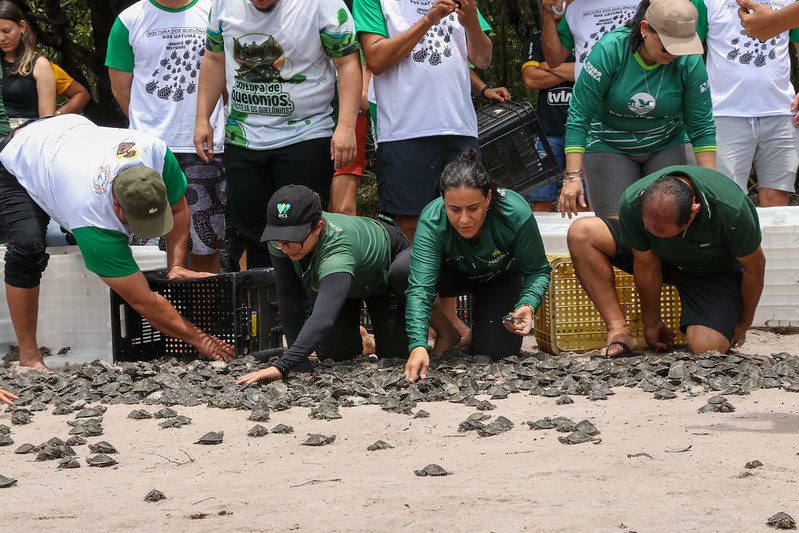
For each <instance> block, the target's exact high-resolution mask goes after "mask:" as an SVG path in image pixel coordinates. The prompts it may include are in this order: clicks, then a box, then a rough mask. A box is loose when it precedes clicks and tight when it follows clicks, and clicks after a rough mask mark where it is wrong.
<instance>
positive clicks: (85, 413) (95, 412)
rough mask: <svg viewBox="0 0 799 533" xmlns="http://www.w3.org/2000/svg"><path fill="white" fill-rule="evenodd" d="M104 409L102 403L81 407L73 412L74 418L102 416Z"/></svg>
mask: <svg viewBox="0 0 799 533" xmlns="http://www.w3.org/2000/svg"><path fill="white" fill-rule="evenodd" d="M105 411H106V409H105V406H103V405H97V406H95V407H87V408H86V409H81V410H80V411H78V412H77V413H76V414H75V418H76V419H77V418H95V417H98V416H103V413H105Z"/></svg>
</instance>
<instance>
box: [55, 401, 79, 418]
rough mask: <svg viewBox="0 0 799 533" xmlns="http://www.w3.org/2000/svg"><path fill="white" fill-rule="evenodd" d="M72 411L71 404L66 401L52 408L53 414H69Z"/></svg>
mask: <svg viewBox="0 0 799 533" xmlns="http://www.w3.org/2000/svg"><path fill="white" fill-rule="evenodd" d="M73 412H75V409H73V408H72V406H71V405H69V404H66V403H62V404H61V405H57V406H56V408H55V409H53V414H54V415H58V416H63V415H71V414H72V413H73Z"/></svg>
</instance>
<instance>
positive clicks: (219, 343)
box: [195, 333, 236, 362]
mask: <svg viewBox="0 0 799 533" xmlns="http://www.w3.org/2000/svg"><path fill="white" fill-rule="evenodd" d="M195 348H197V351H198V352H200V355H201V356H202V357H205V358H206V359H211V360H212V361H225V362H228V361H232V360H233V359H235V358H236V350H235V349H234V348H233V346H231V345H230V344H228V343H226V342H225V341H223V340H221V339H218V338H216V337H214V336H213V335H208V334H207V333H203V334H202V340H201V341H200V343H199V344H198V345H195Z"/></svg>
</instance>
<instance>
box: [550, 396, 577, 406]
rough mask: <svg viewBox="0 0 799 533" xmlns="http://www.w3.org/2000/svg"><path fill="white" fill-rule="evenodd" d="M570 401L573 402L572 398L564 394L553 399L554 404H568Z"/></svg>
mask: <svg viewBox="0 0 799 533" xmlns="http://www.w3.org/2000/svg"><path fill="white" fill-rule="evenodd" d="M570 403H574V400H572V399H571V397H569V396H566V395H565V394H564V395H563V396H561V397H560V398H558V399H557V400H555V404H556V405H569V404H570Z"/></svg>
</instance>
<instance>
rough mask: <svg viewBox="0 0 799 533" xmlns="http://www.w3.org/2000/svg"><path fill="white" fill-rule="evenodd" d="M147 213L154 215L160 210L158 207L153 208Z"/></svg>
mask: <svg viewBox="0 0 799 533" xmlns="http://www.w3.org/2000/svg"><path fill="white" fill-rule="evenodd" d="M147 212H148V213H149V214H151V215H152V214H153V213H157V212H158V208H157V207H153V208H151V209H150V210H149V211H147Z"/></svg>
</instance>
